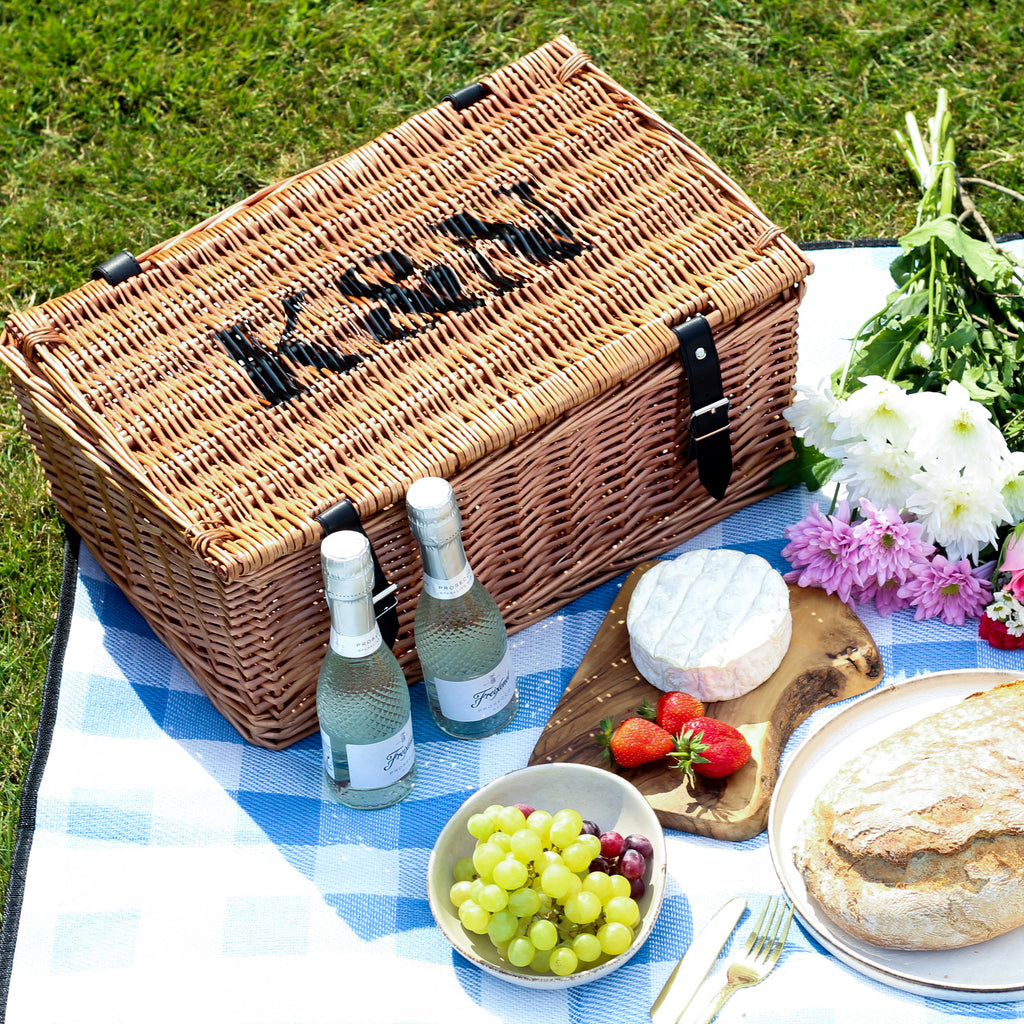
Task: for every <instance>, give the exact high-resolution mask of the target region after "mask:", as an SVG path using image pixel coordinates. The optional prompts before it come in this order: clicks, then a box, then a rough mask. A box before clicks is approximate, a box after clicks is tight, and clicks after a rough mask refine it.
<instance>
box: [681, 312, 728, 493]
mask: <svg viewBox="0 0 1024 1024" xmlns="http://www.w3.org/2000/svg"><path fill="white" fill-rule="evenodd" d="M672 332H673V333H674V334H675V336H676V338H677V340H678V342H679V358H680V360H681V361H682V364H683V371H684V372H685V374H686V381H687V386H688V387H689V391H690V410H691V411H690V422H689V439H688V441H687V450H686V455H687V458H689V459H696V461H697V476H698V478H699V479H700V482H701V483H702V484H703V485H704V488H705V490H706V491H707V492H708V493H709V494H710V495H711V496H712V497H713V498H715V499H716V500H720V499H721V498H723V497H724V496H725V491H726V488H727V487H728V486H729V480H730V478H731V477H732V447H731V443H730V442H731V438H730V429H729V411H730V403H729V399H728V398H726V396H725V393H724V390H723V385H722V368H721V365H720V363H719V361H718V350H717V349H716V348H715V339H714V337H713V335H712V334H711V327H710V326H709V324H708V322H707V320H706V319H705V318H704V317H702V316H695V317H692V318H691V319H689V320H686V321H685V322H683V323H681V324H680V325H679V326H678V327H673V328H672Z"/></svg>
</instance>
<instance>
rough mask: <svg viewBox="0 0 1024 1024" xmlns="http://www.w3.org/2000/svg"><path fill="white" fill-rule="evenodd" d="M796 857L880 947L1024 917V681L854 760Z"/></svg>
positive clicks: (815, 812) (911, 945) (836, 908)
mask: <svg viewBox="0 0 1024 1024" xmlns="http://www.w3.org/2000/svg"><path fill="white" fill-rule="evenodd" d="M793 855H794V858H795V863H796V866H797V868H798V869H799V870H800V873H801V874H802V876H803V878H804V881H805V883H806V886H807V890H808V892H809V894H810V895H811V896H813V897H814V899H815V900H816V901H817V902H818V904H819V905H820V906H821V908H822V910H823V911H824V912H825V913H826V914H827V915H828V917H829V918H830V919H831V920H832V921H834V922H835V923H836V924H837V925H839V926H840V927H841V928H843V929H845V930H846V931H847V932H849V933H850V934H851V935H854V936H856V937H857V938H859V939H862V940H863V941H865V942H869V943H872V944H873V945H876V946H884V947H887V948H891V949H953V948H956V947H959V946H966V945H970V944H971V943H975V942H982V941H984V940H985V939H990V938H993V937H994V936H996V935H1001V934H1003V933H1004V932H1007V931H1010V930H1011V929H1012V928H1016V927H1018V926H1019V925H1022V924H1024V680H1018V681H1017V682H1014V683H1007V684H1005V685H1002V686H998V687H995V688H994V689H991V690H987V691H985V692H983V693H976V694H973V695H971V696H970V697H968V698H967V699H966V700H963V701H961V702H959V703H957V704H956V705H954V706H952V707H949V708H946V709H944V710H942V711H940V712H937V713H936V714H934V715H930V716H928V717H927V718H924V719H923V720H921V721H919V722H917V723H915V724H914V725H912V726H909V727H908V728H905V729H902V730H900V731H899V732H897V733H895V734H894V735H892V736H889V737H888V738H886V739H884V740H882V741H881V742H880V743H878V744H876V745H875V746H873V747H870V748H868V749H865V750H864V751H862V752H861V753H860V754H858V755H856V756H855V757H853V758H852V759H851V760H850V761H848V762H847V763H846V764H845V765H844V766H843V767H842V768H840V769H839V771H838V772H837V773H836V775H835V776H834V777H833V778H832V779H831V780H830V781H829V782H828V783H827V784H826V785H825V787H824V789H823V790H822V791H821V794H820V795H819V796H818V798H817V800H816V801H815V803H814V805H813V807H812V809H811V811H810V813H809V815H808V817H807V820H806V821H805V822H803V824H802V826H801V828H800V829H799V830H798V833H797V839H796V843H795V848H794V851H793Z"/></svg>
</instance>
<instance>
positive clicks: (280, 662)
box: [0, 38, 811, 747]
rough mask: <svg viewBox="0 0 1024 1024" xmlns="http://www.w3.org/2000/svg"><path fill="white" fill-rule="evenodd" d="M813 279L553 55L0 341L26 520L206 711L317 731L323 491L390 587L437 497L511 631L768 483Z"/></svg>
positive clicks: (646, 112) (603, 83)
mask: <svg viewBox="0 0 1024 1024" xmlns="http://www.w3.org/2000/svg"><path fill="white" fill-rule="evenodd" d="M810 269H811V267H810V264H809V263H808V262H807V260H806V258H805V257H804V256H803V254H802V253H801V252H800V251H799V249H798V248H797V247H796V246H795V245H794V244H793V243H792V242H791V241H790V240H789V239H788V238H787V237H786V236H785V234H784V233H783V232H782V231H781V230H780V229H779V228H777V227H775V226H773V225H772V224H771V223H770V222H769V221H768V220H767V219H766V218H765V217H764V215H763V214H762V213H761V212H759V211H758V210H757V208H756V207H755V206H754V205H753V204H752V203H751V201H750V200H749V199H748V198H747V197H746V196H745V195H744V193H743V192H742V191H741V190H740V189H739V188H738V187H737V186H736V185H735V184H734V183H733V182H731V181H730V180H729V179H728V178H727V177H726V176H725V175H724V174H723V173H722V172H721V171H720V170H719V169H718V168H717V167H716V166H715V165H714V164H713V163H712V162H711V160H709V158H708V157H707V156H706V155H705V154H704V153H703V152H702V151H701V150H700V149H699V148H697V147H696V146H695V145H693V143H691V142H689V141H688V140H687V139H686V138H685V137H683V136H682V135H680V134H679V133H678V132H677V131H676V130H674V129H673V128H672V127H670V126H669V125H667V124H665V123H664V122H663V121H662V120H660V119H659V118H658V117H657V116H656V115H655V114H654V113H653V112H652V111H651V110H650V109H648V108H647V107H646V106H644V105H643V104H642V103H641V102H639V101H638V100H637V99H636V98H635V97H633V96H632V95H630V94H629V93H627V92H626V91H624V90H623V89H622V88H621V87H620V86H618V85H617V84H616V83H615V82H614V81H612V80H611V79H609V78H608V77H607V76H606V75H605V74H603V73H602V72H601V71H599V70H598V69H596V68H595V67H594V66H593V65H592V64H591V63H590V61H589V60H588V59H587V57H586V56H585V55H584V54H583V53H581V52H580V51H579V50H577V49H576V48H575V47H574V46H573V45H572V44H571V43H570V42H569V41H568V40H566V39H564V38H560V39H556V40H554V41H553V42H552V43H550V44H548V45H546V46H544V47H542V48H541V49H539V50H538V51H536V52H534V53H531V54H529V55H528V56H526V57H524V58H523V59H522V60H520V61H518V62H517V63H515V64H513V65H511V66H510V67H507V68H505V69H503V70H500V71H498V72H496V73H494V74H493V75H492V76H490V77H489V78H487V79H486V80H485V81H483V82H482V83H478V84H476V85H475V86H473V87H471V88H469V89H467V90H463V91H461V92H460V93H458V94H455V95H453V96H452V97H449V98H446V99H445V100H444V101H442V102H441V103H440V104H439V105H438V106H437V107H435V108H433V109H431V110H428V111H425V112H423V113H421V114H419V115H417V116H415V117H413V118H411V119H410V120H409V121H407V122H406V123H404V124H402V125H400V126H398V127H397V128H395V129H393V130H392V131H390V132H388V133H386V134H385V135H383V136H381V137H380V138H378V139H376V140H375V141H373V142H370V143H368V144H367V145H365V146H363V147H361V148H360V149H358V150H356V151H355V152H353V153H351V154H349V155H346V156H343V157H341V158H339V159H337V160H334V161H332V162H330V163H328V164H325V165H323V166H321V167H318V168H316V169H314V170H311V171H309V172H307V173H303V174H300V175H297V176H295V177H294V178H292V179H290V180H288V181H285V182H283V183H281V184H278V185H275V186H273V187H271V188H267V189H265V190H263V191H262V192H260V193H258V194H257V195H254V196H252V197H251V198H249V199H248V200H246V201H244V202H242V203H239V204H238V205H236V206H234V207H232V208H231V209H229V210H226V211H224V212H223V213H221V214H219V215H218V216H216V217H213V218H211V219H210V220H208V221H206V222H205V223H203V224H200V225H199V226H197V227H196V228H194V229H193V230H190V231H187V232H185V233H184V234H182V235H180V236H178V237H176V238H174V239H172V240H170V241H168V242H166V243H164V244H162V245H159V246H157V247H155V248H153V249H151V250H150V251H148V252H146V253H144V254H142V255H141V256H139V257H138V258H137V260H136V259H135V258H133V257H131V256H130V255H128V254H122V256H121V257H119V258H118V259H117V260H115V261H113V262H112V263H111V264H109V265H108V266H106V267H104V268H102V269H101V270H100V272H99V273H98V274H97V276H96V279H94V280H92V281H90V282H89V283H87V284H85V285H84V286H83V287H81V288H79V289H78V290H76V291H74V292H73V293H71V294H69V295H66V296H63V297H61V298H59V299H54V300H52V301H50V302H47V303H45V304H43V305H41V306H39V307H37V308H34V309H31V310H29V311H27V312H24V313H20V314H17V315H14V316H12V317H11V318H10V319H9V320H8V323H7V325H6V330H5V333H4V336H3V339H2V343H0V359H2V361H3V362H4V363H5V364H6V365H7V367H8V368H9V370H10V379H11V382H12V385H13V387H14V390H15V394H16V396H17V398H18V401H19V404H20V406H21V410H22V413H23V416H24V420H25V424H26V427H27V430H28V432H29V434H30V436H31V439H32V442H33V444H34V446H35V449H36V451H37V453H38V456H39V458H40V460H41V462H42V465H43V467H44V470H45V472H46V475H47V478H48V481H49V486H50V489H51V493H52V496H53V499H54V501H55V502H56V504H57V506H58V507H59V509H60V511H61V513H62V514H63V515H64V517H65V518H66V519H67V520H68V521H69V522H70V523H71V524H72V525H73V526H74V527H75V529H76V530H77V531H78V532H79V534H80V535H81V537H82V539H83V541H84V543H85V544H86V545H87V546H88V548H89V549H90V550H91V551H92V553H93V554H94V555H95V557H96V558H97V560H98V561H99V562H100V564H101V565H102V566H103V567H104V568H105V569H106V571H107V572H108V573H109V574H110V576H111V577H112V578H113V579H114V580H115V581H116V582H117V584H118V585H119V586H120V587H121V588H122V589H123V590H124V592H125V593H126V595H127V596H128V598H129V599H130V600H131V601H132V603H133V604H134V605H135V606H136V607H137V608H138V610H139V611H140V612H141V613H142V615H143V616H144V617H145V618H146V620H147V621H148V622H149V624H150V625H151V626H152V628H153V629H154V631H155V632H156V634H157V635H158V636H159V637H160V638H161V639H162V640H163V641H164V642H165V643H166V644H167V646H168V647H169V648H170V650H171V651H172V652H173V653H174V654H175V655H176V656H177V657H178V658H179V659H180V660H181V662H182V663H183V664H184V666H185V667H186V669H187V670H188V671H189V672H190V673H191V674H192V675H193V676H194V677H195V679H196V680H197V682H198V683H199V685H200V686H202V688H203V689H204V690H205V692H206V693H207V694H208V695H209V697H210V699H211V700H212V701H213V702H214V704H215V705H216V706H217V707H218V708H219V709H220V711H221V712H222V713H223V714H224V715H225V716H226V717H227V718H228V719H229V720H230V721H231V722H232V723H233V724H234V725H235V727H236V728H237V729H238V730H239V731H240V732H241V733H242V734H243V735H244V736H246V737H247V738H249V739H250V740H251V741H253V742H255V743H257V744H260V745H263V746H267V747H284V746H287V745H288V744H290V743H292V742H294V741H295V740H297V739H299V738H300V737H303V736H305V735H307V734H309V733H311V732H313V731H314V730H315V728H316V712H315V699H314V695H315V679H316V674H317V670H318V667H319V662H320V658H321V655H322V651H323V645H324V643H325V638H326V630H327V626H328V620H327V614H326V610H325V607H324V604H323V598H322V593H321V588H320V573H319V562H318V550H319V542H320V539H321V537H322V535H323V527H322V526H321V524H320V522H319V521H318V520H317V519H316V516H317V515H319V514H320V513H322V512H324V510H325V509H327V508H328V507H330V506H333V505H334V504H335V503H337V502H339V501H340V500H343V499H347V500H348V501H349V502H350V503H351V505H352V506H354V508H355V510H356V511H357V512H358V515H359V518H360V520H361V522H362V524H363V526H364V528H365V530H366V532H367V534H368V535H369V536H370V538H371V541H372V543H373V547H374V550H375V553H376V555H377V557H378V558H379V561H380V563H381V565H382V567H383V570H384V573H385V574H386V575H387V577H388V578H389V579H390V581H391V582H392V583H393V584H395V585H396V586H397V595H398V599H399V620H400V621H399V629H400V632H399V636H398V640H397V644H396V652H397V653H398V654H399V656H400V658H401V660H402V661H403V663H404V664H405V666H406V668H407V671H408V674H409V676H410V679H411V680H415V679H417V678H418V665H417V662H416V659H415V651H414V649H413V646H412V637H411V624H412V615H413V612H414V608H415V602H416V597H417V594H418V587H419V583H418V576H419V572H420V568H419V564H418V558H417V556H416V554H415V547H414V545H413V543H412V541H411V539H410V536H409V532H408V528H407V525H406V520H405V513H404V507H403V496H404V494H405V491H406V489H407V487H408V485H409V483H410V482H411V481H412V480H413V479H415V478H417V477H419V476H422V475H425V474H437V475H441V476H446V477H448V478H449V479H450V480H451V481H452V483H453V485H454V487H455V490H456V493H457V495H458V497H459V500H460V504H461V506H462V510H463V518H464V522H465V534H466V544H467V550H468V554H469V556H470V559H471V562H472V564H473V566H474V568H475V569H476V571H477V574H478V575H479V576H480V577H481V579H482V580H483V581H484V583H485V584H486V586H487V587H488V588H489V589H490V590H491V592H492V593H493V594H494V596H495V597H496V598H497V600H498V602H499V604H500V605H501V606H502V608H503V610H504V612H505V615H506V619H507V622H508V624H509V627H510V629H512V630H515V629H519V628H521V627H523V626H525V625H527V624H528V623H530V622H533V621H535V620H537V619H538V618H540V617H543V616H545V615H547V614H549V613H550V612H552V611H553V610H554V609H556V608H558V607H560V606H562V605H563V604H565V603H566V602H568V601H569V600H571V599H572V598H574V597H576V596H578V595H579V594H581V593H583V592H585V591H586V590H588V589H589V588H591V587H593V586H594V585H595V584H597V583H598V582H600V581H602V580H605V579H608V578H610V577H612V576H614V575H617V574H619V573H621V572H623V571H625V570H627V569H629V568H631V567H632V566H633V565H634V564H635V563H636V562H637V561H639V560H641V559H643V558H647V557H650V556H651V555H653V554H657V553H660V552H663V551H665V550H667V549H668V548H669V547H671V546H672V545H674V544H676V543H678V542H680V541H682V540H684V539H685V538H687V537H689V536H691V535H693V534H694V533H696V532H697V531H699V530H702V529H704V528H705V527H707V526H708V525H710V524H711V523H713V522H715V521H717V520H719V519H721V518H723V517H724V516H726V515H729V514H730V513H731V512H733V511H735V510H736V509H737V508H739V507H741V506H743V505H746V504H748V503H750V502H752V501H755V500H757V499H758V498H760V497H762V496H764V495H765V494H766V493H768V487H769V484H768V480H769V476H770V474H771V471H772V470H773V468H774V467H775V466H776V465H777V464H778V463H779V462H781V461H784V460H785V459H786V458H788V457H789V438H790V435H789V432H788V428H787V426H786V423H785V421H784V420H783V418H782V415H781V413H782V410H783V409H784V408H785V407H786V405H787V404H788V402H789V400H790V393H791V387H792V381H793V374H794V368H795V362H796V326H797V307H798V304H799V301H800V298H801V296H802V291H803V280H804V278H805V277H806V275H807V274H808V273H809V271H810ZM697 314H701V315H703V316H704V317H705V318H706V320H707V322H708V324H710V326H711V329H712V332H713V335H714V340H715V346H716V347H717V350H718V357H719V360H720V363H721V373H722V379H723V388H724V392H725V395H726V396H727V397H728V399H729V402H730V406H729V414H728V426H729V429H730V435H731V448H732V459H733V465H734V468H733V472H732V479H731V482H730V483H729V487H728V490H727V492H726V494H725V497H724V498H723V499H722V500H715V499H714V498H712V497H711V496H710V495H709V494H708V493H707V491H706V490H705V489H704V488H703V487H702V486H701V484H700V482H699V481H698V479H697V473H696V470H695V468H694V464H693V462H692V461H688V459H687V443H688V441H687V435H688V429H689V420H690V413H691V411H692V410H691V408H690V402H689V391H688V386H687V378H686V376H685V375H684V373H683V370H682V367H681V364H680V359H679V355H678V342H677V338H676V336H675V334H674V333H673V331H672V330H671V329H670V328H672V327H674V326H676V325H678V324H680V323H682V322H683V321H684V320H686V319H687V318H690V317H693V316H695V315H697Z"/></svg>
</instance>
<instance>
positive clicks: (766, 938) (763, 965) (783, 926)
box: [700, 896, 793, 1024]
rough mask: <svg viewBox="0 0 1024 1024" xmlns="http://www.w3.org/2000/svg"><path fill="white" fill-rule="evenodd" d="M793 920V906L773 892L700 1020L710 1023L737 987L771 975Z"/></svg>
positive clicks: (745, 986)
mask: <svg viewBox="0 0 1024 1024" xmlns="http://www.w3.org/2000/svg"><path fill="white" fill-rule="evenodd" d="M792 920H793V908H792V907H791V906H790V905H789V904H788V903H787V902H786V901H785V900H783V899H776V898H775V897H774V896H773V897H772V898H771V899H770V900H768V902H767V903H765V905H764V908H763V909H762V911H761V916H760V917H759V918H758V919H757V924H755V925H754V927H753V929H752V930H751V932H750V934H749V935H748V936H747V941H746V942H745V943H744V944H743V952H742V953H741V954H740V955H739V956H738V957H737V958H736V959H735V960H733V962H732V963H731V964H729V969H728V971H727V972H726V983H725V985H724V986H723V987H722V990H721V991H720V992H719V993H718V995H717V996H716V997H715V1000H714V1002H713V1004H712V1005H711V1009H710V1010H709V1012H708V1013H706V1014H705V1015H704V1016H703V1017H701V1019H700V1024H710V1022H711V1021H713V1020H714V1019H715V1017H717V1016H718V1012H719V1010H721V1009H722V1007H723V1006H724V1005H725V1001H726V1000H727V999H728V998H729V997H730V996H731V995H732V994H733V992H735V991H736V990H737V989H740V988H749V987H750V986H751V985H757V984H759V983H760V982H762V981H764V979H765V978H767V977H768V975H769V974H770V973H771V970H772V968H773V967H774V966H775V965H776V964H777V963H778V962H779V954H781V953H782V947H783V946H785V944H786V936H787V935H788V934H789V924H790V922H791V921H792Z"/></svg>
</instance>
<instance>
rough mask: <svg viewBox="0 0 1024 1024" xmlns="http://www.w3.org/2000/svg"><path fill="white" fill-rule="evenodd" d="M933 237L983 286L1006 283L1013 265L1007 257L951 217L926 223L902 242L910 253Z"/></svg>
mask: <svg viewBox="0 0 1024 1024" xmlns="http://www.w3.org/2000/svg"><path fill="white" fill-rule="evenodd" d="M933 238H935V239H938V240H939V241H940V242H942V244H943V245H945V246H946V248H947V249H948V250H949V251H950V252H951V253H953V255H954V256H958V257H959V258H960V259H962V260H963V261H964V263H966V264H967V266H968V267H969V268H970V271H971V273H972V274H973V275H974V276H975V277H976V278H977V279H978V280H979V281H980V282H982V283H984V284H989V285H998V284H1000V283H1002V282H1003V281H1005V279H1006V274H1007V271H1008V268H1009V264H1008V262H1007V260H1006V257H1005V256H1004V255H1002V254H1001V253H1000V252H999V251H998V250H997V249H995V248H993V246H991V245H990V244H989V243H988V242H983V241H981V240H979V239H977V238H973V237H972V236H971V235H969V234H968V233H967V232H966V231H965V230H964V229H963V228H962V227H961V226H960V223H959V222H958V221H957V219H956V217H954V216H952V215H951V214H948V215H946V216H944V217H936V218H935V219H934V220H930V221H926V222H925V223H924V224H921V225H920V226H919V227H916V228H914V229H913V231H909V232H907V234H905V235H904V236H903V237H902V238H901V239H900V246H901V247H902V248H903V249H904V251H907V250H909V249H913V248H915V247H917V246H921V245H925V244H927V243H928V242H930V241H931V240H932V239H933Z"/></svg>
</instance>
